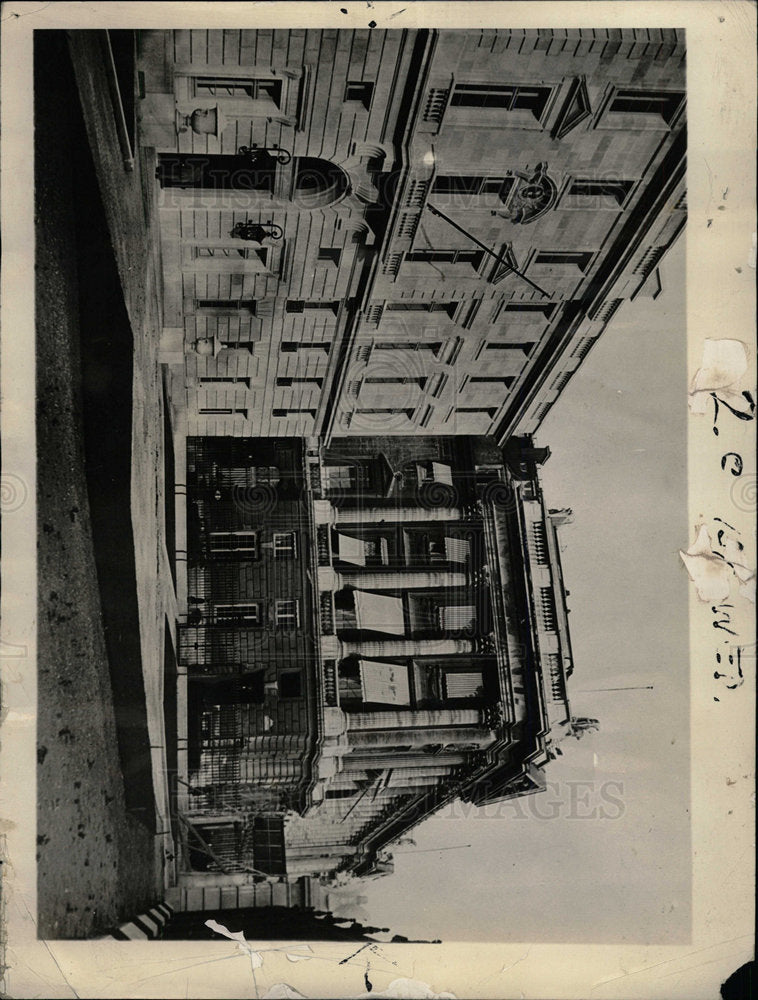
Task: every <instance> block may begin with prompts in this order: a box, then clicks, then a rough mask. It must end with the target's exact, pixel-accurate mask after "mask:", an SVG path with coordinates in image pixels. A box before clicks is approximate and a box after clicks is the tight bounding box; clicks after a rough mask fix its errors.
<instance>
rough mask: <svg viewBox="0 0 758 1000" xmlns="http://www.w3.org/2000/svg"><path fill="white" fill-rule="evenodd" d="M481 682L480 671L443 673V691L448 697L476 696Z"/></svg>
mask: <svg viewBox="0 0 758 1000" xmlns="http://www.w3.org/2000/svg"><path fill="white" fill-rule="evenodd" d="M483 684H484V681H483V679H482V675H481V673H457V674H454V673H446V674H445V693H446V695H447V697H448V698H476V697H477V695H478V694H479V693H480V688H481V687H482V685H483Z"/></svg>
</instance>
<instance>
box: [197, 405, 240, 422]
mask: <svg viewBox="0 0 758 1000" xmlns="http://www.w3.org/2000/svg"><path fill="white" fill-rule="evenodd" d="M197 412H198V413H199V414H200V416H202V417H244V418H245V420H247V409H244V408H235V407H233V406H201V407H200V409H199V410H198V411H197Z"/></svg>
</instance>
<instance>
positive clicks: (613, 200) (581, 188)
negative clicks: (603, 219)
mask: <svg viewBox="0 0 758 1000" xmlns="http://www.w3.org/2000/svg"><path fill="white" fill-rule="evenodd" d="M634 184H635V182H634V181H622V180H607V181H603V180H598V181H594V180H575V181H572V182H571V183H570V184H569V186H568V188H567V189H566V193H565V194H564V196H563V198H562V199H561V202H560V207H561V208H583V209H588V210H589V209H595V208H612V209H618V208H623V206H624V205H625V204H626V201H627V199H628V197H629V193H630V191H631V190H632V188H633V187H634Z"/></svg>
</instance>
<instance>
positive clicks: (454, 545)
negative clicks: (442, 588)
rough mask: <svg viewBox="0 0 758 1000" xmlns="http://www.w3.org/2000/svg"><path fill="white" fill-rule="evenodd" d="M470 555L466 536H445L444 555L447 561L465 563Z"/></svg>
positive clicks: (469, 545) (469, 546)
mask: <svg viewBox="0 0 758 1000" xmlns="http://www.w3.org/2000/svg"><path fill="white" fill-rule="evenodd" d="M470 555H471V543H470V542H469V541H468V539H467V538H446V539H445V556H446V557H447V561H448V562H454V563H465V562H466V560H467V559H468V557H469V556H470Z"/></svg>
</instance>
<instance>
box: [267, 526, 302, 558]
mask: <svg viewBox="0 0 758 1000" xmlns="http://www.w3.org/2000/svg"><path fill="white" fill-rule="evenodd" d="M283 538H285V539H289V544H286V545H282V544H280V539H283ZM271 542H272V550H271V551H272V552H273V555H274V559H297V532H295V531H275V532H274V533H273V535H272V537H271Z"/></svg>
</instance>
